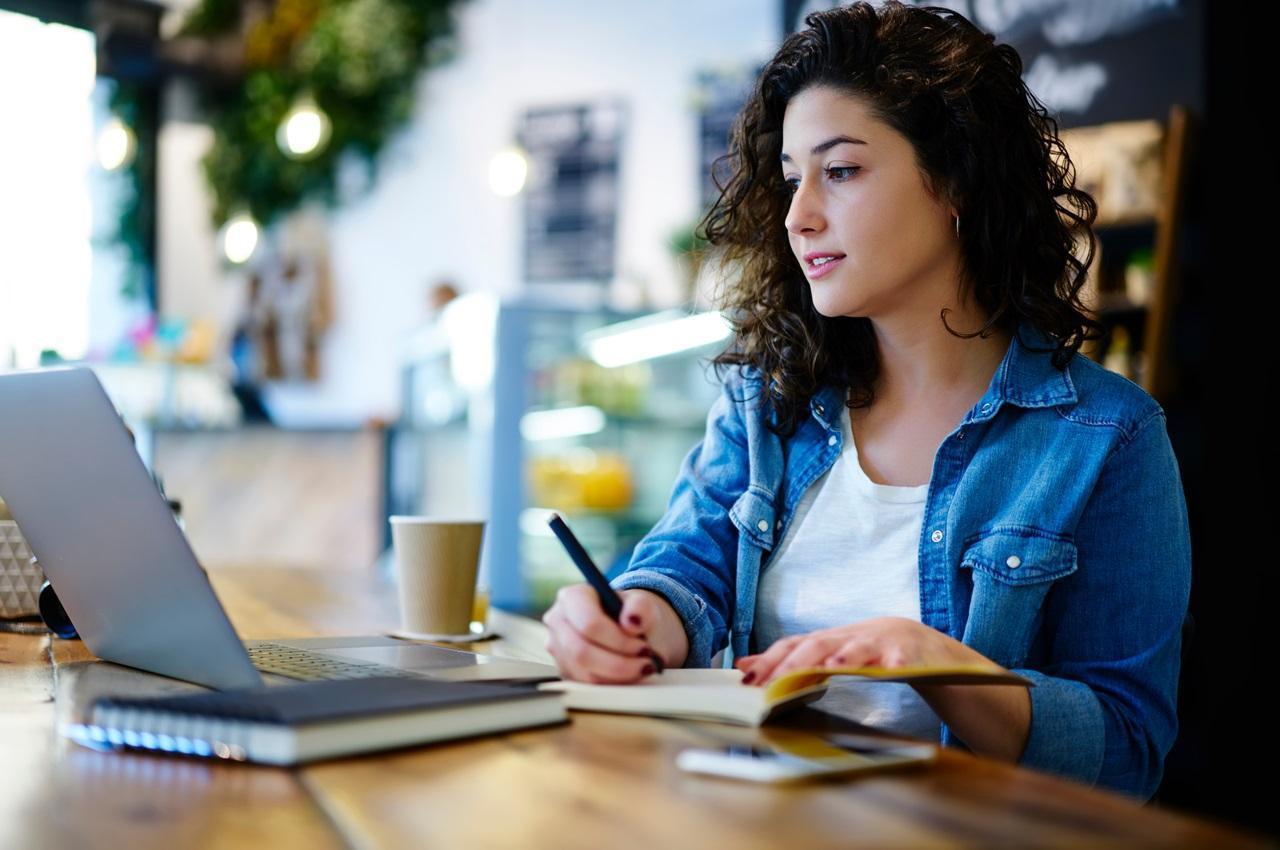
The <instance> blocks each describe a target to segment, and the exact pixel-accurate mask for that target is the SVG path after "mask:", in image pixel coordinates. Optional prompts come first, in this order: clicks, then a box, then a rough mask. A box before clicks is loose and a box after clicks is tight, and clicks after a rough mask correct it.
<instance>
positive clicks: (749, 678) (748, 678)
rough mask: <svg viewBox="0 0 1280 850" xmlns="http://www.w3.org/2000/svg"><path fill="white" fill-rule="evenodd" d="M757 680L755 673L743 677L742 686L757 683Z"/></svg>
mask: <svg viewBox="0 0 1280 850" xmlns="http://www.w3.org/2000/svg"><path fill="white" fill-rule="evenodd" d="M755 678H756V674H755V672H754V671H753V672H751V673H748V674H747V675H745V676H743V677H742V684H744V685H749V684H751V683H752V682H754V681H755Z"/></svg>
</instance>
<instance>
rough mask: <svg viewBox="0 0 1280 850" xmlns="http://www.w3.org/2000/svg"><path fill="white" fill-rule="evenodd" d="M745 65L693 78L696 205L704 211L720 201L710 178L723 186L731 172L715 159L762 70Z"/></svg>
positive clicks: (726, 146) (724, 150)
mask: <svg viewBox="0 0 1280 850" xmlns="http://www.w3.org/2000/svg"><path fill="white" fill-rule="evenodd" d="M763 67H764V66H763V63H762V64H760V65H745V66H742V67H740V68H738V69H736V70H725V69H718V70H714V71H702V72H699V74H698V76H697V94H696V96H695V103H696V104H697V109H698V153H699V164H700V174H701V177H702V188H701V192H700V193H699V195H700V202H701V205H702V206H701V208H702V210H704V211H705V210H707V209H709V208H710V207H711V205H712V204H714V203H715V202H716V199H717V198H719V197H720V190H719V189H717V188H716V185H715V182H714V180H713V174H714V176H715V177H717V178H719V180H720V184H721V185H727V184H728V182H729V177H730V175H731V173H732V168H731V166H730V164H729V161H728V160H723V161H721V162H720V164H719V165H716V159H717V158H719V157H721V156H724V155H725V154H726V153H728V152H729V133H730V131H731V130H732V128H733V122H734V119H736V118H737V116H738V113H739V112H741V111H742V107H743V105H744V104H745V103H746V100H747V97H748V95H750V93H751V88H752V85H753V84H754V83H755V80H756V78H757V77H759V75H760V71H761V69H762V68H763Z"/></svg>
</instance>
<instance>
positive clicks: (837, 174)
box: [543, 3, 1191, 799]
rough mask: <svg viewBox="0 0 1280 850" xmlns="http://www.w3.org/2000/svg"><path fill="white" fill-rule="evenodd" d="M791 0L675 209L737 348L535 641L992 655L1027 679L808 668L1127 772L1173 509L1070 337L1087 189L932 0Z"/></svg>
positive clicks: (1175, 616)
mask: <svg viewBox="0 0 1280 850" xmlns="http://www.w3.org/2000/svg"><path fill="white" fill-rule="evenodd" d="M806 23H807V24H808V27H809V28H808V29H806V30H804V31H802V32H799V33H796V34H793V35H791V36H789V37H788V38H787V39H786V40H785V42H784V43H783V45H782V47H781V48H780V50H779V51H778V54H777V55H776V56H775V57H774V58H773V60H772V61H771V62H770V63H769V64H768V65H767V66H766V67H765V68H764V70H763V71H762V73H761V76H760V79H759V81H758V84H757V86H756V88H755V91H754V92H753V94H752V96H751V98H750V99H749V102H748V104H747V105H746V107H745V108H744V110H743V112H742V114H741V115H740V116H739V119H738V122H737V124H736V126H735V128H734V134H733V140H732V146H731V156H732V157H733V159H734V172H733V176H732V178H731V180H730V182H729V184H728V186H727V187H722V194H721V197H720V199H719V201H718V203H717V204H716V206H715V207H714V208H713V209H712V210H711V212H710V213H709V214H708V218H707V220H706V222H704V223H705V224H706V232H707V235H708V237H709V238H710V240H711V241H712V243H713V244H716V245H719V246H721V248H722V250H723V251H724V252H725V256H726V260H727V261H728V262H732V263H735V264H736V265H737V267H738V268H740V269H741V274H740V275H738V276H736V277H735V278H734V279H733V281H732V282H731V283H729V284H728V287H727V290H726V292H725V293H724V299H723V300H724V304H725V307H726V308H727V310H728V311H729V312H730V314H731V315H733V316H735V317H736V319H735V337H734V341H733V344H732V345H731V346H730V348H729V349H728V350H727V351H726V352H724V353H723V354H721V355H720V356H719V357H718V358H716V361H715V362H716V365H717V367H720V366H729V365H734V366H737V367H739V368H737V369H735V370H730V373H729V376H728V378H727V380H724V382H723V392H722V394H721V396H720V398H719V399H718V400H717V402H716V403H715V405H714V406H713V408H712V410H711V412H710V414H709V416H708V421H707V432H706V435H705V437H704V438H703V440H702V441H701V442H700V443H699V444H698V445H697V446H695V447H694V449H693V450H692V451H691V452H690V453H689V454H688V455H687V456H686V458H685V460H684V463H683V465H682V468H681V471H680V476H679V478H678V480H677V481H676V484H675V488H674V491H673V493H672V496H671V501H670V504H669V506H668V510H667V513H666V514H665V515H664V516H663V518H662V519H661V520H660V521H659V522H658V524H657V525H656V526H655V527H654V528H653V529H652V530H651V531H650V533H649V534H648V535H646V536H645V538H644V539H643V540H641V541H640V543H639V544H638V545H637V546H636V549H635V551H634V553H633V555H632V559H631V562H630V564H629V566H628V569H627V570H626V571H625V572H624V573H623V574H621V575H620V576H618V577H616V578H615V579H614V580H613V582H612V585H613V587H614V588H616V589H618V590H619V591H620V594H621V596H622V598H623V601H624V606H623V611H622V617H621V622H620V623H615V622H613V621H612V620H611V619H609V618H608V617H607V616H605V615H604V614H603V613H602V611H601V609H600V606H599V602H598V600H597V598H596V596H595V594H594V592H593V591H592V590H591V588H590V587H589V586H587V585H585V584H578V585H573V586H569V587H566V588H564V589H562V590H561V592H560V594H559V595H558V597H557V599H556V602H555V604H554V605H553V606H552V608H551V609H550V610H548V611H547V613H546V615H545V616H544V618H543V620H544V622H545V623H546V625H547V626H548V629H549V632H550V639H549V641H548V645H547V648H548V650H549V651H550V652H551V653H552V655H553V656H554V657H555V659H556V661H557V664H558V665H559V667H560V669H561V671H562V673H563V675H564V676H565V677H566V678H573V679H580V680H584V681H589V682H635V681H637V680H639V679H641V678H642V677H644V676H646V675H649V674H651V673H652V672H653V668H652V666H651V664H650V662H649V661H647V660H646V658H645V656H646V655H647V654H648V651H649V649H650V648H652V649H653V650H654V651H656V652H657V653H658V654H659V655H660V656H661V657H662V659H663V661H664V662H666V663H667V664H668V665H670V666H686V667H700V666H710V665H711V664H712V663H713V661H714V659H713V655H715V654H717V653H721V652H723V653H724V661H725V662H726V663H727V662H728V661H729V660H730V658H732V659H736V660H734V662H733V663H734V665H735V666H736V667H737V668H738V669H740V670H742V671H743V673H744V682H746V683H748V684H758V685H763V684H766V683H767V682H769V681H772V680H773V679H775V678H776V677H777V676H779V675H782V674H783V673H785V672H787V671H788V670H791V669H796V668H799V667H807V666H823V665H830V666H845V665H849V666H858V665H863V664H875V665H882V666H887V667H897V666H902V665H908V664H921V663H956V662H959V663H974V662H978V663H987V664H996V665H999V666H1002V667H1005V668H1007V669H1010V670H1013V671H1014V672H1016V673H1019V674H1020V675H1023V676H1025V677H1027V678H1029V679H1031V680H1032V681H1033V682H1034V686H1033V687H1031V688H1025V687H1021V686H1003V685H1001V686H991V685H947V686H944V685H931V686H924V685H914V686H913V685H908V684H904V683H873V684H868V683H865V682H857V681H852V680H839V679H835V680H832V684H831V687H830V689H829V693H828V694H827V695H826V696H824V698H823V699H822V700H820V701H818V702H817V703H815V704H814V705H815V707H818V708H826V709H829V710H834V711H836V712H839V713H842V714H847V715H849V716H851V717H853V719H855V720H859V721H862V722H867V723H871V724H872V725H878V726H882V727H884V728H889V729H893V730H895V731H901V732H906V733H908V734H915V735H922V736H927V737H933V738H935V739H938V740H940V741H941V742H942V743H943V744H944V745H956V746H964V747H966V748H968V749H970V750H972V751H974V752H980V753H983V754H986V755H990V756H994V757H997V758H1002V759H1005V760H1007V761H1010V762H1014V763H1018V764H1021V765H1024V766H1029V767H1034V768H1040V769H1043V770H1046V771H1050V772H1054V773H1058V774H1060V775H1063V776H1068V777H1072V778H1075V779H1078V780H1080V781H1083V782H1086V783H1091V784H1092V783H1097V784H1099V785H1104V786H1106V787H1110V788H1112V789H1115V790H1120V791H1124V792H1128V793H1131V794H1134V795H1136V796H1138V797H1140V798H1142V799H1149V798H1150V797H1151V795H1152V794H1153V793H1154V792H1155V790H1156V788H1157V786H1158V785H1159V782H1160V778H1161V776H1162V772H1163V763H1164V758H1165V756H1166V755H1167V753H1168V751H1169V749H1170V748H1171V747H1172V744H1173V740H1174V737H1175V736H1176V732H1177V715H1176V707H1177V701H1176V695H1177V682H1178V673H1179V664H1180V657H1179V655H1180V648H1181V625H1182V621H1183V617H1184V615H1185V613H1186V611H1187V603H1188V596H1189V591H1190V576H1191V566H1190V539H1189V533H1188V527H1187V516H1186V505H1185V501H1184V498H1183V494H1182V486H1181V477H1180V474H1179V472H1178V466H1177V462H1176V459H1175V457H1174V455H1173V452H1172V447H1171V445H1170V443H1169V438H1168V435H1167V432H1166V430H1165V417H1164V411H1163V410H1162V409H1161V407H1160V406H1159V405H1158V404H1157V403H1156V402H1155V400H1154V399H1152V398H1151V396H1149V395H1148V394H1147V393H1145V392H1144V391H1143V390H1142V389H1141V388H1140V387H1138V386H1137V385H1136V384H1134V383H1133V382H1131V381H1128V380H1126V379H1125V378H1123V377H1121V376H1119V375H1116V374H1114V373H1111V372H1109V371H1107V370H1105V369H1103V368H1102V367H1100V366H1098V365H1097V364H1096V363H1094V362H1093V361H1092V360H1090V359H1088V358H1087V357H1083V356H1076V355H1077V352H1078V349H1079V346H1080V344H1081V343H1082V342H1083V341H1084V340H1085V339H1092V338H1096V334H1094V335H1093V336H1089V335H1087V334H1086V329H1093V330H1094V331H1098V330H1100V329H1101V327H1102V326H1101V325H1100V324H1099V323H1097V322H1096V321H1093V320H1092V319H1090V318H1089V317H1088V316H1086V315H1085V312H1084V308H1083V305H1082V304H1081V303H1080V301H1079V298H1078V293H1079V290H1080V288H1081V286H1082V285H1083V282H1084V280H1085V274H1086V270H1087V268H1088V266H1089V264H1090V262H1091V261H1092V258H1093V252H1094V243H1093V238H1094V237H1093V235H1092V232H1091V227H1090V226H1091V224H1092V222H1093V220H1094V218H1095V215H1096V207H1095V205H1094V202H1093V200H1092V198H1090V197H1089V196H1088V195H1087V194H1086V193H1084V192H1082V191H1079V190H1077V189H1075V188H1074V187H1073V185H1072V175H1071V168H1070V162H1069V160H1068V159H1067V157H1066V153H1065V151H1064V150H1063V149H1062V146H1061V144H1060V142H1059V141H1058V139H1057V135H1056V124H1054V122H1053V121H1052V119H1050V118H1048V117H1047V115H1046V114H1045V113H1044V109H1043V107H1042V106H1041V105H1040V104H1039V102H1038V101H1037V100H1036V99H1035V98H1034V96H1033V95H1032V94H1031V93H1030V92H1028V90H1027V89H1026V87H1025V85H1024V84H1023V82H1022V78H1021V62H1020V60H1019V58H1018V55H1017V53H1016V52H1015V51H1014V50H1013V49H1012V48H1010V47H1009V46H1007V45H996V44H994V40H993V38H992V37H991V36H989V35H987V34H985V33H983V32H981V31H980V30H978V29H976V28H975V27H974V26H973V25H972V24H971V23H969V22H968V21H967V20H965V19H964V18H963V17H962V16H960V15H959V14H957V13H955V12H952V11H949V10H946V9H941V8H935V7H909V6H902V5H900V4H897V3H887V4H885V5H884V6H882V7H879V8H878V9H877V8H873V7H871V6H869V5H867V4H863V3H859V4H855V5H852V6H846V7H840V8H836V9H832V10H829V11H825V12H820V13H815V14H812V15H810V16H808V17H807V18H806ZM1060 199H1061V200H1062V201H1066V202H1068V204H1070V205H1073V206H1074V207H1075V208H1076V209H1075V211H1071V210H1069V209H1067V208H1064V207H1063V206H1061V205H1060V203H1059V201H1060ZM1079 242H1084V243H1085V244H1087V246H1088V253H1087V255H1086V256H1085V258H1084V261H1083V262H1081V261H1080V260H1079V259H1078V258H1077V256H1076V251H1075V248H1076V246H1077V244H1078V243H1079Z"/></svg>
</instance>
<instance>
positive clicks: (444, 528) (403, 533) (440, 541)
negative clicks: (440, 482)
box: [391, 516, 485, 635]
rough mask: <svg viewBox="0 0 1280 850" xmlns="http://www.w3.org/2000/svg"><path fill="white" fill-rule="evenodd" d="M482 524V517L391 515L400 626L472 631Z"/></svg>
mask: <svg viewBox="0 0 1280 850" xmlns="http://www.w3.org/2000/svg"><path fill="white" fill-rule="evenodd" d="M484 526H485V521H484V520H482V519H455V518H440V517H425V516H393V517H391V546H392V549H393V550H394V554H395V563H396V576H397V578H398V579H399V582H400V627H401V629H402V630H403V631H406V632H416V633H420V634H438V635H463V634H467V633H468V632H470V631H471V613H472V609H473V606H474V604H475V592H476V575H477V572H478V570H479V565H480V545H481V543H482V542H483V538H484Z"/></svg>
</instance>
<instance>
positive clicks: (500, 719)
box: [61, 677, 569, 765]
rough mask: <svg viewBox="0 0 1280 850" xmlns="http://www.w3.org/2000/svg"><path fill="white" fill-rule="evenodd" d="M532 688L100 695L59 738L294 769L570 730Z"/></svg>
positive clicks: (351, 682) (354, 684)
mask: <svg viewBox="0 0 1280 850" xmlns="http://www.w3.org/2000/svg"><path fill="white" fill-rule="evenodd" d="M568 720H569V716H568V713H567V712H566V711H565V706H564V702H563V700H562V699H561V698H560V697H559V696H558V695H556V694H549V693H543V692H539V691H538V690H537V689H536V688H535V687H533V685H532V684H529V683H524V684H518V683H494V682H449V681H439V680H430V679H406V678H400V677H376V678H365V679H337V680H327V681H320V682H307V683H304V684H300V685H287V686H283V687H273V688H252V689H239V690H230V691H220V692H212V693H206V692H200V693H195V694H184V695H182V696H172V697H144V698H136V697H135V698H129V697H103V698H99V699H98V700H96V701H95V702H94V703H93V706H92V711H91V713H90V720H89V721H88V722H87V723H71V724H67V725H65V726H64V727H63V728H62V730H61V731H62V733H63V734H64V735H65V736H67V737H70V738H72V739H74V740H75V741H77V742H79V743H81V744H84V745H86V746H90V747H94V748H97V749H142V750H156V751H161V752H168V753H177V754H182V755H191V756H200V757H205V758H222V759H228V760H231V761H250V762H261V763H264V764H276V765H292V764H301V763H304V762H309V761H315V760H317V759H323V758H332V757H335V756H344V755H351V754H354V753H363V752H370V751H374V750H385V749H391V748H396V747H406V746H413V745H418V744H426V743H431V742H433V741H443V740H450V739H454V738H465V737H471V736H475V735H482V734H487V733H491V732H500V731H506V730H512V729H522V728H527V727H532V726H544V725H549V724H554V723H566V722H568Z"/></svg>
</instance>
